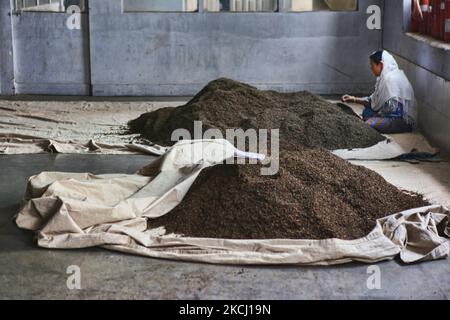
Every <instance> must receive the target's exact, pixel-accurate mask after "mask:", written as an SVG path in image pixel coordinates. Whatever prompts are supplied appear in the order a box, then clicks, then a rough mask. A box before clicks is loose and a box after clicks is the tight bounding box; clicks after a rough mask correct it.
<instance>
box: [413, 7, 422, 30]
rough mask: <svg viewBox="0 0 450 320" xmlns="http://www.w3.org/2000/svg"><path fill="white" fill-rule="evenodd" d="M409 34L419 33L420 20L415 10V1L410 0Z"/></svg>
mask: <svg viewBox="0 0 450 320" xmlns="http://www.w3.org/2000/svg"><path fill="white" fill-rule="evenodd" d="M411 2H412V4H411V32H419V29H420V23H421V18H420V14H419V12H418V11H417V10H415V6H416V5H415V0H411Z"/></svg>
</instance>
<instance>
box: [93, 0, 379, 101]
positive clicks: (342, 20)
mask: <svg viewBox="0 0 450 320" xmlns="http://www.w3.org/2000/svg"><path fill="white" fill-rule="evenodd" d="M379 3H380V1H378V0H360V6H359V8H360V10H359V11H358V12H308V13H287V12H280V13H207V12H202V10H201V9H200V12H198V13H151V12H146V13H122V7H121V0H110V1H104V0H91V1H90V12H91V13H90V29H91V61H92V87H93V93H94V94H95V95H105V96H109V95H191V94H194V93H196V92H197V91H198V90H199V89H200V88H201V87H203V86H204V85H205V84H206V83H207V82H209V81H210V80H213V79H215V78H218V77H230V78H234V79H237V80H241V81H245V82H248V83H251V84H254V85H257V86H259V87H261V88H271V89H278V90H283V91H291V90H301V89H308V90H311V91H314V92H317V93H342V92H370V91H371V90H372V88H373V84H374V78H373V76H372V75H371V74H370V71H369V70H368V68H367V57H368V54H369V53H371V52H372V51H374V50H376V49H379V48H380V47H381V32H380V31H371V30H368V29H367V27H366V19H367V17H368V16H367V15H366V8H367V7H368V6H369V5H372V4H379Z"/></svg>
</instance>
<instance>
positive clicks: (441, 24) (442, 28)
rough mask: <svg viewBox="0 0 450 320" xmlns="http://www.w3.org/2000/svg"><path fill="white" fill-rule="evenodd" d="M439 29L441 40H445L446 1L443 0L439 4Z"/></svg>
mask: <svg viewBox="0 0 450 320" xmlns="http://www.w3.org/2000/svg"><path fill="white" fill-rule="evenodd" d="M438 19H439V23H438V29H439V39H441V40H444V34H445V0H441V3H440V4H439V14H438Z"/></svg>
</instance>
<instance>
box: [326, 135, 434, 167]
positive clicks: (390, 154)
mask: <svg viewBox="0 0 450 320" xmlns="http://www.w3.org/2000/svg"><path fill="white" fill-rule="evenodd" d="M386 138H387V140H384V141H381V142H379V143H378V144H376V145H374V146H372V147H369V148H364V149H358V148H356V149H342V150H335V151H333V153H334V154H335V155H337V156H338V157H340V158H343V159H346V160H389V159H395V158H398V157H400V156H402V155H404V154H408V153H411V152H424V153H429V154H437V153H438V152H439V149H436V148H434V147H432V146H431V145H430V144H429V143H428V141H427V139H426V138H425V137H424V136H423V135H422V134H420V133H418V132H412V133H401V134H392V135H386Z"/></svg>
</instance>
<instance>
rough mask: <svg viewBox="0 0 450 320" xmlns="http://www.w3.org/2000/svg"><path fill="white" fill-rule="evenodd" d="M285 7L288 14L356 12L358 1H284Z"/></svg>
mask: <svg viewBox="0 0 450 320" xmlns="http://www.w3.org/2000/svg"><path fill="white" fill-rule="evenodd" d="M285 5H286V9H287V10H288V11H290V12H303V11H321V10H328V11H329V10H331V11H356V10H358V0H285Z"/></svg>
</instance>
